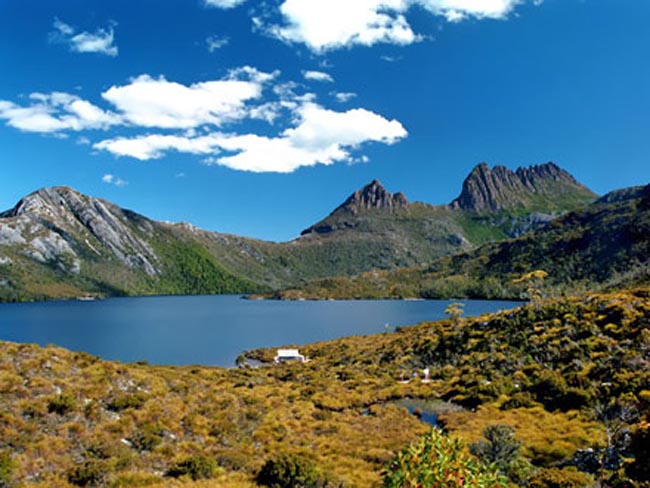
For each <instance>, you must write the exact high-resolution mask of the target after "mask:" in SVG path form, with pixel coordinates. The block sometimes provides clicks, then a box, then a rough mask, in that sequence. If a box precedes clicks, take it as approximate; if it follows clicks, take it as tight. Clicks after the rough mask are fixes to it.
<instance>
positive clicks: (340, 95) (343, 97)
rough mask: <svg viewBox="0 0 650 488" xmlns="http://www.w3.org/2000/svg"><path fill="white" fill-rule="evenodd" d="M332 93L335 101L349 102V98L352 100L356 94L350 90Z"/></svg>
mask: <svg viewBox="0 0 650 488" xmlns="http://www.w3.org/2000/svg"><path fill="white" fill-rule="evenodd" d="M333 95H334V98H336V101H337V102H340V103H345V102H349V101H350V100H352V99H353V98H354V97H356V96H357V94H356V93H352V92H334V93H333Z"/></svg>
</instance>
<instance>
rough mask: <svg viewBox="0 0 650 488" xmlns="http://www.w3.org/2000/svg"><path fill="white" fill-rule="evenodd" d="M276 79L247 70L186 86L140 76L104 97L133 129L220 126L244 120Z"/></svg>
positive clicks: (109, 90)
mask: <svg viewBox="0 0 650 488" xmlns="http://www.w3.org/2000/svg"><path fill="white" fill-rule="evenodd" d="M275 76H276V74H274V73H272V74H269V73H262V72H261V71H258V70H256V69H254V68H250V67H244V68H240V69H237V70H233V71H231V72H230V73H229V75H228V77H227V78H226V79H222V80H217V81H205V82H201V83H195V84H192V85H190V86H186V85H182V84H180V83H176V82H172V81H167V80H166V79H165V78H164V77H160V78H152V77H151V76H149V75H141V76H139V77H137V78H135V79H134V80H132V81H131V83H129V84H128V85H124V86H113V87H111V88H109V89H108V90H107V91H105V92H104V93H102V97H103V98H104V99H105V100H107V101H109V102H110V103H112V104H113V105H114V106H115V107H116V108H117V109H118V110H119V111H120V112H121V113H122V114H123V115H124V117H125V118H126V120H128V121H129V122H131V123H132V124H134V125H139V126H143V127H160V128H167V129H172V128H177V129H187V128H191V127H197V126H200V125H203V124H214V125H221V124H223V123H224V122H228V121H233V120H239V119H242V118H244V117H245V116H246V115H247V113H248V112H247V109H246V102H247V101H250V100H254V99H257V98H259V97H260V96H261V95H262V89H263V85H264V84H265V83H266V82H268V81H270V80H271V79H273V78H274V77H275Z"/></svg>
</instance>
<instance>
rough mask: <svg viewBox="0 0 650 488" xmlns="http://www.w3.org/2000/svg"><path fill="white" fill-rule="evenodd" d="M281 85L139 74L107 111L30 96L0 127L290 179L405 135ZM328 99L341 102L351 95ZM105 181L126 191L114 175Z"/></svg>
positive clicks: (3, 107)
mask: <svg viewBox="0 0 650 488" xmlns="http://www.w3.org/2000/svg"><path fill="white" fill-rule="evenodd" d="M308 73H309V74H308ZM314 73H316V74H314ZM304 76H305V77H307V78H308V79H315V80H317V81H328V77H329V75H327V73H323V72H311V73H310V72H305V75H304ZM278 77H279V73H277V72H274V73H264V72H261V71H259V70H257V69H255V68H252V67H249V66H245V67H243V68H238V69H234V70H231V71H229V72H228V73H227V75H226V76H224V77H223V78H222V79H219V80H213V81H203V82H198V83H194V84H190V85H185V84H181V83H177V82H174V81H168V80H167V79H166V78H164V77H158V78H153V77H151V76H150V75H141V76H138V77H136V78H134V79H132V80H130V81H129V82H128V83H127V84H124V85H119V86H113V87H111V88H109V89H108V90H106V91H104V92H103V93H102V94H101V96H102V98H103V102H104V103H105V104H106V105H108V104H110V106H111V109H110V110H105V109H103V108H101V107H98V106H96V105H94V104H92V103H90V102H88V101H87V100H83V99H82V98H80V97H79V96H77V95H71V94H69V93H63V92H53V93H50V94H42V93H33V94H31V95H30V96H29V102H28V103H26V104H23V105H19V104H17V103H14V102H12V101H8V100H0V120H2V119H4V120H6V121H7V124H8V125H10V126H12V127H15V128H17V129H20V130H22V131H28V132H40V133H45V134H51V135H53V136H56V137H67V136H68V132H71V131H76V132H79V131H82V130H89V129H104V130H106V129H109V128H112V127H114V126H115V127H117V130H115V131H114V132H113V133H111V135H110V136H104V137H103V138H102V139H101V140H99V141H97V140H96V139H95V140H94V141H91V139H90V138H89V137H88V134H79V135H78V136H77V137H76V140H77V143H79V144H91V145H92V148H93V149H94V150H98V151H106V152H109V153H111V154H113V155H115V156H117V157H129V158H134V159H138V160H142V161H145V160H152V159H159V158H162V157H164V156H165V155H167V154H168V153H170V152H177V153H183V154H192V155H196V156H200V157H201V158H202V160H203V161H204V162H205V163H206V164H218V165H222V166H227V167H229V168H232V169H236V170H242V171H253V172H280V173H287V172H291V171H294V170H296V169H297V168H300V167H303V166H314V165H316V164H324V165H330V164H333V163H335V162H351V163H352V162H358V161H364V160H365V158H364V156H363V155H362V154H359V149H360V147H361V146H362V145H364V144H366V143H372V142H378V143H383V144H393V143H395V142H397V141H398V140H400V139H402V138H404V137H406V136H407V132H406V129H404V127H403V126H402V124H401V123H400V122H399V121H397V120H390V119H386V118H384V117H383V116H381V115H379V114H377V113H374V112H372V111H370V110H367V109H364V108H355V109H351V110H347V111H335V110H330V109H328V108H325V107H323V106H322V105H319V104H317V103H316V101H315V100H316V96H315V95H314V94H313V93H310V92H308V91H305V90H306V88H305V86H304V85H303V84H300V83H296V82H292V81H288V82H287V81H284V82H280V81H278V80H277V78H278ZM330 94H331V95H332V96H334V97H335V98H336V99H337V100H339V101H349V100H350V99H351V98H352V97H353V96H355V94H353V93H337V92H330ZM277 119H280V122H279V123H278V124H277V125H276V120H277ZM245 121H246V122H248V124H247V125H242V122H245ZM260 121H262V122H267V123H268V125H267V126H266V127H263V126H261V122H260ZM145 131H146V132H145ZM104 181H105V182H106V183H110V184H113V185H117V186H121V185H122V184H126V182H124V181H123V180H120V179H119V178H118V177H116V176H114V175H111V174H107V175H105V177H104Z"/></svg>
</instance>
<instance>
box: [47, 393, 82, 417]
mask: <svg viewBox="0 0 650 488" xmlns="http://www.w3.org/2000/svg"><path fill="white" fill-rule="evenodd" d="M76 406H77V402H76V401H75V399H74V397H73V396H72V395H68V394H66V393H63V394H61V395H59V396H57V397H54V398H52V399H51V400H50V401H49V402H48V404H47V411H48V413H56V414H57V415H65V414H67V413H69V412H71V411H72V410H74V409H75V408H76Z"/></svg>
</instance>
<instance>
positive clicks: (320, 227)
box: [300, 180, 409, 236]
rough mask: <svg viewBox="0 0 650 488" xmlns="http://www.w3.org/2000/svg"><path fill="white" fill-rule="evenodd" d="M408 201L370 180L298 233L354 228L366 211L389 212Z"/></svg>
mask: <svg viewBox="0 0 650 488" xmlns="http://www.w3.org/2000/svg"><path fill="white" fill-rule="evenodd" d="M408 208H409V201H408V200H407V199H406V196H405V195H404V194H403V193H400V192H398V193H391V192H389V191H388V190H386V188H384V187H383V185H382V184H381V183H380V182H379V180H372V181H371V182H370V183H368V184H367V185H365V186H364V187H363V188H361V189H359V190H357V191H355V192H354V193H353V194H352V195H350V196H349V197H348V198H347V199H346V200H345V201H344V202H343V203H342V204H341V205H339V206H338V207H337V208H336V209H335V210H334V211H333V212H332V213H331V214H329V216H327V217H326V218H325V219H323V220H321V221H320V222H318V223H317V224H314V225H312V226H311V227H308V228H307V229H305V230H303V231H302V232H301V233H300V235H301V236H304V235H309V234H329V233H331V232H333V231H336V230H342V229H349V228H354V227H355V226H356V223H355V222H356V218H357V216H359V215H360V214H362V215H363V214H364V213H366V212H382V213H383V212H387V213H391V212H394V211H395V210H398V209H408Z"/></svg>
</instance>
